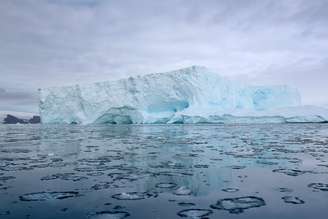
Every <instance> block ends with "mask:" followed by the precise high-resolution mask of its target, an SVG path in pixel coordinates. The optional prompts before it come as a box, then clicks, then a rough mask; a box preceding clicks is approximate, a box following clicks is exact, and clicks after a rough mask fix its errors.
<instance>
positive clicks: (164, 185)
mask: <svg viewBox="0 0 328 219" xmlns="http://www.w3.org/2000/svg"><path fill="white" fill-rule="evenodd" d="M176 186H177V184H175V183H157V184H156V185H155V187H157V188H161V189H173V188H175V187H176Z"/></svg>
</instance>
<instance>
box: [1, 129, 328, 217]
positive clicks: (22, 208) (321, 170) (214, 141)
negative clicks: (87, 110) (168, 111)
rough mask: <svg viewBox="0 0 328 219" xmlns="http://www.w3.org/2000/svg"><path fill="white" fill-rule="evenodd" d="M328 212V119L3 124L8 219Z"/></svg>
mask: <svg viewBox="0 0 328 219" xmlns="http://www.w3.org/2000/svg"><path fill="white" fill-rule="evenodd" d="M327 215H328V124H291V125H287V124H286V125H285V124H284V125H281V124H279V125H145V126H130V125H129V126H86V127H83V126H74V125H71V126H38V125H34V126H32V125H31V126H27V125H22V126H20V125H2V126H0V218H40V219H48V218H56V219H58V218H70V219H72V218H94V219H100V218H138V219H157V218H165V219H171V218H180V217H182V218H183V217H185V218H188V217H189V218H225V219H229V218H238V219H243V218H252V219H257V218H259V219H260V218H261V219H263V218H265V219H271V218H272V219H277V218H283V219H287V218H297V219H302V218H304V219H309V218H315V219H321V218H322V219H326V218H327Z"/></svg>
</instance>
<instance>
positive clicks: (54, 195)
mask: <svg viewBox="0 0 328 219" xmlns="http://www.w3.org/2000/svg"><path fill="white" fill-rule="evenodd" d="M77 196H79V193H78V192H74V191H69V192H35V193H28V194H24V195H21V196H19V199H20V200H21V201H47V200H53V199H66V198H74V197H77Z"/></svg>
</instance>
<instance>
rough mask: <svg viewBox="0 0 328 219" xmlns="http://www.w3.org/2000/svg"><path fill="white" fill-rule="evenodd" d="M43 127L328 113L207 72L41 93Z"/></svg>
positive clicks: (306, 118) (314, 118)
mask: <svg viewBox="0 0 328 219" xmlns="http://www.w3.org/2000/svg"><path fill="white" fill-rule="evenodd" d="M40 115H41V121H42V123H68V124H71V123H74V124H91V123H97V124H103V123H109V124H143V123H157V124H163V123H170V124H172V123H286V122H326V121H327V118H328V116H327V115H328V110H326V109H325V108H318V107H309V106H308V107H306V106H302V105H301V98H300V94H299V92H298V91H297V90H296V89H294V88H291V87H288V86H285V85H278V86H254V85H250V84H246V83H242V82H239V81H234V80H230V79H228V78H225V77H222V76H220V75H218V74H216V73H214V72H211V71H210V70H208V69H207V68H205V67H199V66H192V67H189V68H184V69H180V70H177V71H172V72H166V73H155V74H148V75H144V76H136V77H129V78H127V79H121V80H117V81H105V82H98V83H93V84H86V85H74V86H65V87H53V88H47V89H40Z"/></svg>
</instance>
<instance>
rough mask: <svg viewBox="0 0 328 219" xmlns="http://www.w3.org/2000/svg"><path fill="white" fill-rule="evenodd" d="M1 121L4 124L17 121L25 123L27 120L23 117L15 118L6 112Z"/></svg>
mask: <svg viewBox="0 0 328 219" xmlns="http://www.w3.org/2000/svg"><path fill="white" fill-rule="evenodd" d="M3 123H4V124H17V123H21V124H27V123H28V121H26V120H25V119H20V118H17V117H15V116H12V115H10V114H8V115H7V116H6V118H5V119H4V120H3Z"/></svg>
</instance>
